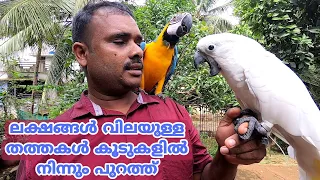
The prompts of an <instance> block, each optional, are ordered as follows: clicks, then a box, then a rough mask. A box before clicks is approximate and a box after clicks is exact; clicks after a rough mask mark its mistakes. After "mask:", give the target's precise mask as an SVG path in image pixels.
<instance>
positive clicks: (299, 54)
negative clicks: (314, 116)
mask: <svg viewBox="0 0 320 180" xmlns="http://www.w3.org/2000/svg"><path fill="white" fill-rule="evenodd" d="M235 7H236V9H235V13H236V14H237V15H238V16H240V17H241V20H242V21H241V24H240V25H239V26H238V27H237V28H236V29H235V30H234V32H235V33H242V34H244V35H248V36H250V37H252V38H254V39H256V40H258V41H259V42H260V43H262V45H264V46H265V47H266V49H267V50H269V51H270V52H272V53H274V54H275V55H276V56H277V57H278V58H280V59H281V60H283V62H284V63H285V64H287V65H288V66H289V67H290V68H291V69H292V70H294V71H295V72H296V73H297V74H298V75H299V76H300V77H302V78H303V77H310V75H312V76H313V78H312V79H314V78H316V77H319V74H317V73H318V72H316V71H314V70H313V69H314V67H316V68H319V65H320V48H319V47H320V21H319V19H320V2H319V1H312V0H307V1H303V0H292V1H290V0H281V1H280V0H235ZM303 80H304V82H305V83H306V85H307V86H308V87H309V90H311V93H312V95H313V97H314V99H315V100H317V102H318V104H319V103H320V101H319V99H320V93H319V91H315V90H312V89H318V88H319V84H320V79H319V78H318V79H316V82H313V83H311V82H310V80H308V79H305V78H303Z"/></svg>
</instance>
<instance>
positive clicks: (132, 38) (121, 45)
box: [87, 9, 143, 94]
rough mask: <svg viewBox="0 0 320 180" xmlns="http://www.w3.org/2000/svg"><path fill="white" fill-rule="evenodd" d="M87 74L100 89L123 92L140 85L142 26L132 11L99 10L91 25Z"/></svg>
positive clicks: (104, 91) (98, 89) (105, 91)
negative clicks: (127, 13) (127, 12)
mask: <svg viewBox="0 0 320 180" xmlns="http://www.w3.org/2000/svg"><path fill="white" fill-rule="evenodd" d="M87 32H88V34H89V35H91V37H90V36H89V37H88V38H87V39H88V40H89V42H88V46H89V52H88V55H87V77H88V82H89V81H91V83H90V82H89V86H91V88H94V89H95V90H96V91H98V92H100V93H103V94H106V93H109V94H110V93H111V94H114V93H121V92H123V91H127V90H131V89H134V88H136V87H139V86H140V81H141V76H142V68H143V64H142V56H143V51H142V50H141V48H140V47H139V44H140V43H141V41H142V35H141V33H140V30H139V28H138V26H137V24H136V22H135V21H134V19H133V18H132V17H130V16H129V15H115V14H111V13H108V11H107V10H105V9H100V10H97V11H96V12H95V14H94V16H93V17H92V20H91V22H90V24H89V26H88V31H87Z"/></svg>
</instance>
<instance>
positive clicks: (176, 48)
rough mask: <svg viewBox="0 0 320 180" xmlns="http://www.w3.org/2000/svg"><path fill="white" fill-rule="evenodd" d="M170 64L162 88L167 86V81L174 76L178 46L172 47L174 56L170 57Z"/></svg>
mask: <svg viewBox="0 0 320 180" xmlns="http://www.w3.org/2000/svg"><path fill="white" fill-rule="evenodd" d="M172 58H173V59H172V62H171V65H170V70H168V72H167V75H166V79H165V81H164V85H163V88H164V87H165V86H166V85H167V83H168V81H169V80H170V78H171V76H172V75H173V74H174V72H175V70H176V67H177V64H178V46H177V45H176V46H174V56H173V57H172Z"/></svg>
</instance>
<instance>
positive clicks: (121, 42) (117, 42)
mask: <svg viewBox="0 0 320 180" xmlns="http://www.w3.org/2000/svg"><path fill="white" fill-rule="evenodd" d="M113 43H115V44H118V45H122V44H124V43H125V42H124V41H113Z"/></svg>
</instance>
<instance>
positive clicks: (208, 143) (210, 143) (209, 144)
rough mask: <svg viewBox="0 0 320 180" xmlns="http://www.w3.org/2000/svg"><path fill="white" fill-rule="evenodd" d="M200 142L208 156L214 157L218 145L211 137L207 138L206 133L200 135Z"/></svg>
mask: <svg viewBox="0 0 320 180" xmlns="http://www.w3.org/2000/svg"><path fill="white" fill-rule="evenodd" d="M200 139H201V142H202V143H203V144H204V145H205V147H206V148H207V150H208V152H209V154H210V155H211V156H212V157H214V156H215V155H216V152H217V151H218V147H219V146H218V143H217V141H216V140H215V138H213V137H209V136H208V134H207V133H204V132H203V133H200Z"/></svg>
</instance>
